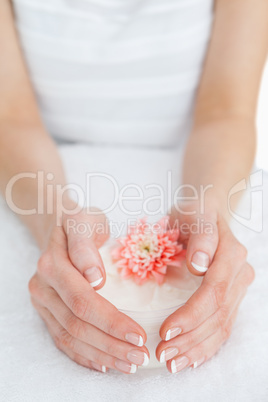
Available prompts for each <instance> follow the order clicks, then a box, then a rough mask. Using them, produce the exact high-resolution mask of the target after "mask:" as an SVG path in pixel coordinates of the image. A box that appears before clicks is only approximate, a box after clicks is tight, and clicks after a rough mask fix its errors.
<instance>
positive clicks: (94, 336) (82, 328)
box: [39, 288, 149, 366]
mask: <svg viewBox="0 0 268 402" xmlns="http://www.w3.org/2000/svg"><path fill="white" fill-rule="evenodd" d="M40 293H41V294H40V298H39V303H40V301H41V302H42V304H43V305H44V306H45V307H46V308H47V309H48V310H49V311H50V312H51V313H52V315H53V316H54V317H55V319H56V320H57V321H58V322H59V323H60V324H61V326H62V327H63V328H64V329H65V330H66V331H67V332H68V333H69V334H70V335H71V336H72V337H74V338H76V339H79V340H81V341H83V342H85V343H88V344H90V345H91V346H94V347H95V348H97V349H99V350H101V351H103V352H105V353H107V354H109V355H111V356H114V357H116V358H117V359H120V360H124V361H129V362H130V363H134V364H136V365H138V366H146V365H147V364H148V363H149V352H148V350H147V348H146V347H145V346H143V347H141V348H139V349H134V348H133V345H132V344H130V343H127V342H123V341H121V340H119V339H117V338H114V337H112V336H110V335H107V334H106V333H105V332H103V331H101V330H99V329H98V328H96V327H94V326H93V325H91V324H88V323H86V322H85V321H82V320H80V319H79V318H77V317H76V316H75V315H74V314H73V313H72V312H71V310H70V309H69V308H68V307H67V306H66V305H65V304H64V303H63V301H62V300H61V299H60V297H59V296H58V295H57V294H56V292H55V291H54V290H53V289H52V288H51V289H50V291H49V292H48V291H45V292H42V291H41V292H40Z"/></svg>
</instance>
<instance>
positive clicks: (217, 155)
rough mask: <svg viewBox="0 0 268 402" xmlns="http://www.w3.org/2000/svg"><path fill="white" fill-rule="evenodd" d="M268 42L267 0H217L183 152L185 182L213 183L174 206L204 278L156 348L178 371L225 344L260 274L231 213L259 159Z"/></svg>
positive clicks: (189, 256) (190, 261)
mask: <svg viewBox="0 0 268 402" xmlns="http://www.w3.org/2000/svg"><path fill="white" fill-rule="evenodd" d="M267 48H268V2H267V1H266V0H231V1H228V0H217V2H216V8H215V22H214V26H213V30H212V38H211V43H210V46H209V49H208V54H207V58H206V62H205V66H204V72H203V75H202V79H201V82H200V87H199V92H198V96H197V104H196V110H195V116H194V117H195V118H194V126H193V131H192V134H191V136H190V139H189V142H188V145H187V149H186V153H185V159H184V184H186V185H187V186H189V185H190V186H193V187H194V188H195V189H196V190H197V192H198V193H199V194H198V195H199V196H200V192H199V187H200V186H201V185H203V186H207V185H208V186H210V185H212V186H213V188H212V189H210V190H208V191H207V193H206V197H205V205H204V210H202V209H203V208H201V206H200V198H199V200H198V201H196V200H193V202H192V203H191V202H188V203H183V205H181V209H180V211H179V212H178V210H177V211H176V208H174V210H173V213H172V219H175V220H176V223H178V222H179V226H180V228H181V233H182V235H183V239H184V241H185V244H186V246H187V251H186V263H187V266H188V269H189V270H190V271H191V272H192V273H193V274H195V275H204V278H203V281H202V283H201V286H200V287H199V289H198V290H197V291H196V292H195V293H194V294H193V296H192V297H191V298H190V299H189V300H188V301H187V302H186V303H185V305H184V306H183V307H181V308H180V309H178V310H177V311H176V312H175V313H173V314H172V315H171V316H170V317H168V318H167V319H166V320H165V322H164V323H163V325H162V327H161V329H160V335H161V338H162V339H163V340H162V342H160V344H159V345H158V347H157V351H156V354H157V357H158V358H159V359H160V356H161V359H162V360H163V359H164V360H165V359H166V360H168V361H167V367H168V369H169V370H170V371H171V372H172V373H175V372H178V371H180V370H182V369H183V368H185V367H187V366H189V365H193V366H194V367H197V366H199V365H200V364H202V363H204V362H205V361H206V360H208V359H209V358H210V357H212V356H213V355H214V354H215V353H216V352H217V351H218V349H219V348H220V346H221V345H222V343H223V342H224V341H225V340H227V339H228V337H229V336H230V334H231V330H232V326H233V323H234V321H235V319H236V316H237V312H238V308H239V305H240V303H241V301H242V299H243V297H244V296H245V294H246V291H247V287H248V286H249V285H250V284H251V282H252V281H253V279H254V270H253V268H252V267H251V266H250V265H249V264H248V263H247V251H246V249H245V247H244V246H242V245H241V244H240V243H239V242H238V241H237V239H235V237H234V236H233V234H232V232H231V230H230V228H229V227H228V225H227V223H226V221H225V220H226V218H228V208H227V195H228V192H229V190H230V189H231V187H232V186H233V185H234V184H235V183H237V182H238V181H240V180H241V179H244V178H247V176H248V174H249V172H250V169H251V166H252V162H253V159H254V154H255V135H256V134H255V113H256V104H257V97H258V89H259V83H260V79H261V73H262V69H263V65H264V62H265V59H266V55H267ZM185 195H188V196H193V192H192V193H191V191H189V192H188V193H185ZM195 211H196V212H195ZM185 212H186V213H187V214H185ZM193 212H195V213H193ZM188 213H189V214H188ZM192 213H193V214H192ZM200 221H201V222H203V223H204V224H205V225H203V226H202V225H199V222H200ZM171 223H172V221H171ZM191 228H193V230H191ZM197 228H198V229H199V230H197ZM171 358H172V359H171Z"/></svg>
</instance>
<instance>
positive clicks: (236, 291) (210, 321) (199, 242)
mask: <svg viewBox="0 0 268 402" xmlns="http://www.w3.org/2000/svg"><path fill="white" fill-rule="evenodd" d="M176 219H178V221H179V227H180V228H182V224H184V227H187V226H185V225H188V228H189V233H188V234H186V235H185V234H184V241H185V243H186V245H187V254H186V264H187V267H188V269H189V270H190V271H191V272H192V273H193V274H195V275H204V279H203V281H202V283H201V286H200V287H199V288H198V289H197V291H196V292H195V293H194V294H193V295H192V297H191V298H190V299H189V300H188V301H187V302H186V303H185V305H184V306H182V307H181V308H179V309H178V310H177V311H175V312H174V313H173V314H172V315H170V316H169V317H168V318H167V319H166V320H165V321H164V323H163V324H162V326H161V328H160V336H161V338H162V341H161V342H160V343H159V345H158V346H157V349H156V356H157V358H158V360H160V362H165V361H166V365H167V368H168V370H169V371H170V372H171V373H176V372H178V371H180V370H182V369H184V368H185V367H188V366H191V365H193V367H197V366H199V365H200V364H202V363H204V362H205V361H206V360H208V359H209V358H211V357H212V356H213V355H214V354H215V353H216V352H217V351H218V349H219V348H220V346H221V345H222V344H223V343H224V342H225V341H226V340H227V339H228V337H229V336H230V334H231V330H232V326H233V323H234V321H235V318H236V315H237V311H238V307H239V305H240V303H241V301H242V299H243V297H244V296H245V294H246V291H247V287H248V286H249V285H250V284H251V283H252V281H253V280H254V276H255V275H254V270H253V268H252V267H251V266H250V265H249V264H248V263H247V261H246V259H247V250H246V248H245V247H244V246H243V245H241V244H240V243H239V242H238V240H237V239H236V238H235V237H234V236H233V234H232V232H231V230H230V228H229V226H228V225H227V223H226V221H225V220H224V219H223V217H222V216H221V215H220V214H219V213H218V212H216V211H211V210H210V213H209V216H206V217H204V216H203V217H202V219H203V220H204V221H206V222H207V223H209V224H210V225H211V226H210V227H211V228H212V230H211V231H209V230H207V233H206V231H205V230H203V233H201V232H200V231H199V232H198V233H193V232H192V231H191V227H192V226H191V225H193V224H197V223H198V219H200V216H197V215H185V214H178V213H176V216H175V220H176ZM171 222H174V214H173V219H172V220H171ZM195 227H196V226H195ZM196 252H197V254H196ZM206 255H207V256H206Z"/></svg>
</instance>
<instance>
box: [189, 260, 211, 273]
mask: <svg viewBox="0 0 268 402" xmlns="http://www.w3.org/2000/svg"><path fill="white" fill-rule="evenodd" d="M191 264H192V266H193V267H194V269H196V270H197V271H199V272H207V270H208V268H207V267H202V266H201V265H197V264H196V263H195V262H192V263H191Z"/></svg>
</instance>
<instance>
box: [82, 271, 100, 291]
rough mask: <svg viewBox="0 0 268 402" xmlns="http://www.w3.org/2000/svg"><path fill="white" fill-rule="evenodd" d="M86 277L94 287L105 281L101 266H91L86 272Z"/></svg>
mask: <svg viewBox="0 0 268 402" xmlns="http://www.w3.org/2000/svg"><path fill="white" fill-rule="evenodd" d="M84 277H85V278H86V279H87V280H88V282H89V283H90V285H91V286H92V287H93V288H94V287H95V286H98V285H99V284H100V283H101V282H102V281H103V276H102V273H101V271H100V269H99V268H97V267H91V268H88V269H87V270H86V271H85V272H84Z"/></svg>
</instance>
